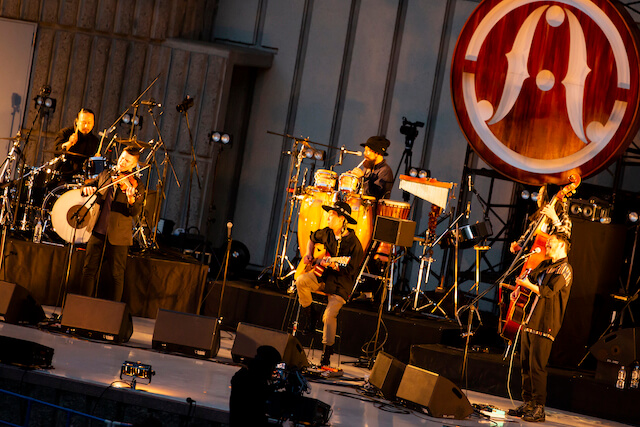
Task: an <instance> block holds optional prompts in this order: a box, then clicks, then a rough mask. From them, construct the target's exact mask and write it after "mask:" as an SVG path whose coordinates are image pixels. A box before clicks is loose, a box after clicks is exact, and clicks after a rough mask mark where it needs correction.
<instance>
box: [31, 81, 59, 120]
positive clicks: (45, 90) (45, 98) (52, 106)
mask: <svg viewBox="0 0 640 427" xmlns="http://www.w3.org/2000/svg"><path fill="white" fill-rule="evenodd" d="M50 94H51V86H49V85H45V86H42V88H41V89H40V94H38V95H36V97H35V98H33V101H34V102H35V104H36V108H39V109H40V112H41V113H42V114H49V113H53V112H55V111H56V100H55V99H54V98H51V97H49V95H50Z"/></svg>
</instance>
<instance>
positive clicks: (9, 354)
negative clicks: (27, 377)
mask: <svg viewBox="0 0 640 427" xmlns="http://www.w3.org/2000/svg"><path fill="white" fill-rule="evenodd" d="M52 360H53V349H52V348H51V347H47V346H45V345H42V344H38V343H35V342H31V341H26V340H21V339H18V338H12V337H4V336H0V363H6V364H9V365H17V366H24V367H27V368H44V369H46V368H51V361H52Z"/></svg>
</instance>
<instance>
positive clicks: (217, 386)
mask: <svg viewBox="0 0 640 427" xmlns="http://www.w3.org/2000/svg"><path fill="white" fill-rule="evenodd" d="M45 311H46V312H47V314H48V315H50V314H51V312H52V311H53V309H52V308H51V307H45ZM58 313H59V309H58ZM133 322H134V332H133V335H132V337H131V340H130V341H129V342H128V343H126V344H125V345H113V344H107V343H101V342H96V341H89V340H85V339H81V338H76V337H71V336H68V335H64V334H60V333H53V332H48V331H44V330H39V329H37V328H32V327H24V326H16V325H12V324H7V323H0V335H2V336H8V337H14V338H20V339H23V340H27V341H33V342H36V343H39V344H42V345H45V346H48V347H52V348H54V351H55V353H54V357H53V363H52V364H53V367H54V369H49V370H37V371H33V372H29V375H40V376H44V377H48V378H49V380H50V382H52V383H53V382H57V383H62V382H64V381H68V382H71V383H74V384H76V387H77V384H86V385H87V386H91V387H93V388H95V387H99V388H103V389H105V390H106V389H108V388H109V387H110V386H111V387H117V386H118V385H120V384H121V383H118V381H120V378H119V373H120V367H121V366H122V363H123V362H124V361H137V362H141V363H144V364H149V365H151V366H152V367H153V370H154V371H155V372H156V375H155V376H154V377H153V379H152V381H151V383H150V384H146V382H145V381H143V380H140V381H139V382H138V384H137V387H136V390H130V389H127V390H126V393H128V394H129V397H130V398H131V400H134V401H144V400H146V401H151V400H156V401H157V402H159V403H156V405H150V406H170V405H171V402H174V403H181V404H184V403H185V402H186V400H187V399H188V398H191V399H193V400H194V401H195V402H196V403H197V409H198V410H199V411H200V412H199V414H200V416H201V418H202V417H203V416H204V418H205V419H210V420H213V421H217V422H221V423H225V422H227V420H228V414H227V411H228V400H229V393H230V380H231V377H232V376H233V374H234V373H235V372H236V371H237V370H238V369H239V367H238V365H235V364H233V362H232V360H231V346H232V344H233V340H234V338H235V335H234V334H233V333H231V332H224V331H223V332H222V336H221V348H220V351H219V353H218V356H217V357H216V358H215V359H209V360H201V359H193V358H189V357H185V356H181V355H174V354H164V353H159V352H156V351H154V350H152V349H151V340H152V336H153V329H154V323H155V321H154V320H153V319H146V318H137V317H135V318H134V320H133ZM307 350H308V357H309V360H310V361H311V362H312V363H313V362H318V360H319V358H320V352H319V351H318V350H315V351H313V350H309V349H307ZM332 362H333V364H334V365H335V366H337V364H338V356H337V355H334V356H333V358H332ZM340 362H341V363H340V367H341V368H342V369H343V371H344V376H343V377H342V378H341V379H335V380H329V379H327V380H320V381H318V380H312V381H310V385H311V393H310V394H309V395H307V396H309V397H312V398H316V399H319V400H321V401H322V402H325V403H327V404H328V405H331V408H332V410H333V415H332V417H331V419H330V425H334V426H337V425H344V426H358V425H366V426H369V427H376V426H380V427H382V426H385V427H386V426H396V427H400V426H415V425H425V426H454V425H459V426H476V425H506V424H507V423H508V424H509V425H528V424H529V423H526V422H523V421H521V420H520V419H518V418H512V417H507V419H506V420H504V419H494V420H489V419H481V418H479V417H477V416H475V415H473V416H472V417H471V418H470V419H467V420H447V419H442V418H433V417H430V416H428V415H425V414H422V413H418V412H415V411H410V410H406V409H405V408H396V407H393V406H391V405H389V404H388V402H386V401H384V400H382V399H372V398H369V397H366V396H364V395H362V394H360V393H359V391H358V388H359V387H360V386H362V385H364V382H365V380H366V378H368V375H369V373H370V371H369V370H367V369H364V368H358V367H355V366H354V365H353V362H354V359H353V358H349V357H346V356H342V357H341V358H340ZM8 369H16V370H17V369H19V368H13V367H11V368H6V367H3V369H2V370H1V372H4V373H5V374H6V373H7V372H8ZM24 380H25V381H27V382H28V381H29V378H24ZM41 381H42V380H41ZM466 394H467V397H468V399H469V401H470V402H471V403H472V404H483V405H494V406H496V407H498V408H501V409H508V408H511V407H514V405H518V404H519V403H520V402H514V403H513V404H512V403H511V402H510V401H509V399H505V398H501V397H496V396H491V395H487V394H482V393H477V392H473V391H468V392H467V393H466ZM114 416H115V415H114ZM0 424H1V421H0ZM285 425H286V424H285ZM545 425H547V426H603V425H606V426H622V425H624V424H620V423H616V422H612V421H606V420H602V419H597V418H593V417H587V416H582V415H580V414H574V413H570V412H565V411H560V410H555V409H553V408H547V421H546V423H545Z"/></svg>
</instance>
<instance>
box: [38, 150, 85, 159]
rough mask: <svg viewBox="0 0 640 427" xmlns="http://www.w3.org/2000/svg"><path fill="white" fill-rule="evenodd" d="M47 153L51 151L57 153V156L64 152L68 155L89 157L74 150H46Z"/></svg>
mask: <svg viewBox="0 0 640 427" xmlns="http://www.w3.org/2000/svg"><path fill="white" fill-rule="evenodd" d="M44 152H45V153H51V154H55V155H57V156H60V155H62V154H65V155H68V156H76V157H85V158H87V157H89V156H87V155H86V154H80V153H74V152H73V151H65V150H44Z"/></svg>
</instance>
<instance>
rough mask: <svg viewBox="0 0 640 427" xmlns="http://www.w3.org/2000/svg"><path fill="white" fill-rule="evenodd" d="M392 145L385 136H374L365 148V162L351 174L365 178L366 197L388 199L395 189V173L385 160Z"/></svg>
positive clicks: (364, 145) (363, 145) (368, 140)
mask: <svg viewBox="0 0 640 427" xmlns="http://www.w3.org/2000/svg"><path fill="white" fill-rule="evenodd" d="M390 144H391V143H390V142H389V140H388V139H387V138H385V137H384V136H372V137H371V138H369V139H367V142H366V143H364V144H360V145H361V146H362V147H364V154H363V155H364V160H363V161H362V163H361V164H360V165H358V167H356V168H354V169H352V170H351V171H350V172H351V173H352V174H354V175H356V176H358V177H360V178H362V177H364V180H363V183H362V185H363V188H364V195H365V196H373V197H375V198H376V200H379V199H388V198H389V196H390V195H391V190H392V188H393V171H392V170H391V167H390V166H389V165H388V164H387V162H386V160H385V159H384V158H385V156H388V155H389V154H388V153H387V149H388V148H389V145H390Z"/></svg>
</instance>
